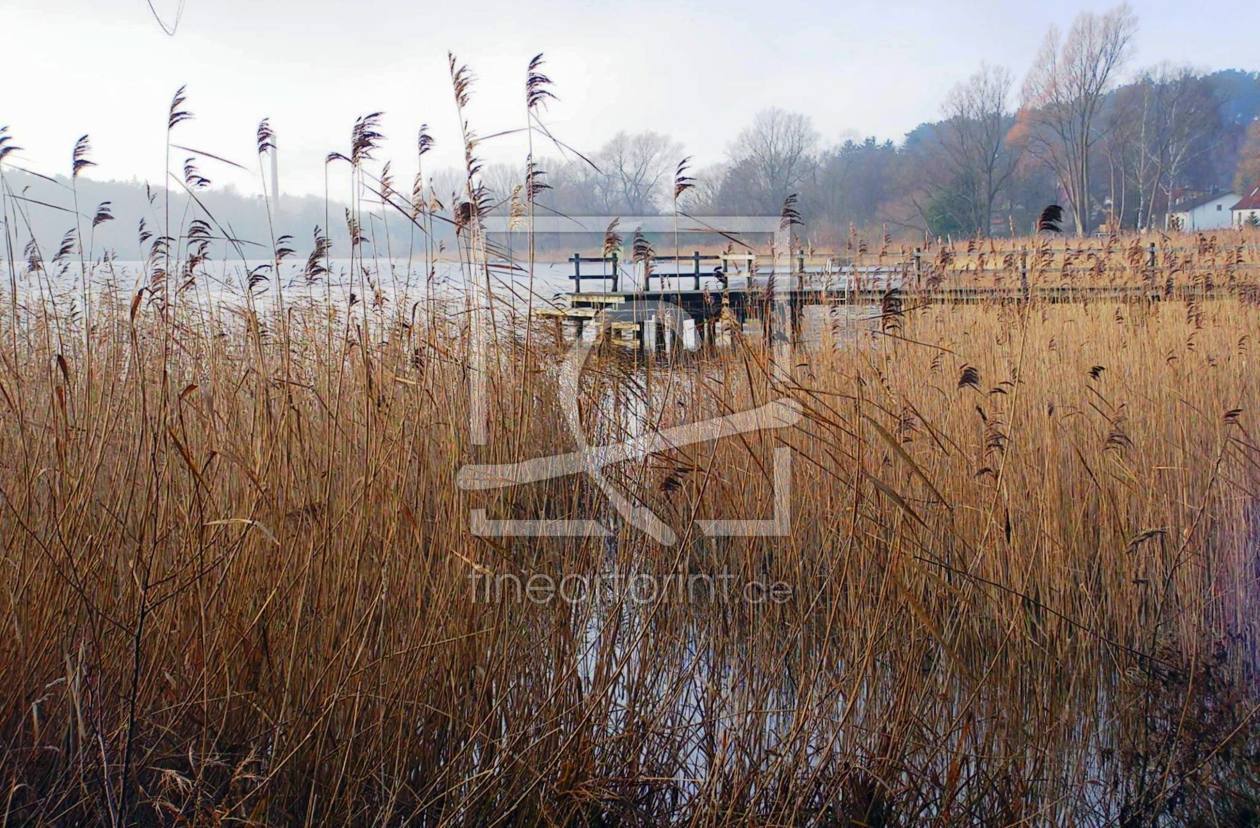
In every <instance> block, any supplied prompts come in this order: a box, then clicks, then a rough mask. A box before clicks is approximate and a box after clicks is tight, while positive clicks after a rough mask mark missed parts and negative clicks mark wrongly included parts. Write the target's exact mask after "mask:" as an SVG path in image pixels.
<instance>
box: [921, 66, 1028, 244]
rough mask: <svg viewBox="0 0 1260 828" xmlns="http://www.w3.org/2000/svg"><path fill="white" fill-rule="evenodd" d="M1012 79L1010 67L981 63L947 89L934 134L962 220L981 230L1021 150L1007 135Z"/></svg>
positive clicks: (985, 228) (983, 231)
mask: <svg viewBox="0 0 1260 828" xmlns="http://www.w3.org/2000/svg"><path fill="white" fill-rule="evenodd" d="M1011 85H1012V79H1011V73H1010V71H1009V70H1007V69H1005V68H1003V67H1000V66H989V65H987V64H986V65H981V67H980V69H979V70H978V71H977V72H976V73H975V74H974V75H972V76H971V77H970V78H968V79H967V80H966V81H963V82H962V83H960V84H958V85H957V86H955V87H954V88H953V90H952V91H951V92H950V93H949V97H948V98H946V100H945V122H944V123H943V124H942V125H941V128H940V131H939V134H938V138H939V140H940V143H941V147H942V148H943V150H944V155H945V159H946V166H947V168H948V171H949V173H950V175H949V180H948V184H947V186H949V187H951V188H954V189H956V190H959V191H960V194H961V196H962V201H963V208H964V212H965V215H964V216H963V217H962V218H963V220H964V221H965V223H966V224H967V225H969V226H971V227H972V228H973V230H974V231H975V232H977V233H980V234H983V235H988V233H989V227H990V224H991V222H992V220H993V206H994V204H995V203H996V201H997V198H998V194H999V193H1000V192H1001V190H1002V188H1003V187H1004V186H1005V185H1006V182H1007V181H1008V180H1009V179H1010V177H1011V174H1012V173H1013V172H1014V171H1015V165H1016V164H1017V163H1018V161H1019V156H1020V145H1018V144H1017V143H1015V142H1013V141H1010V140H1008V133H1009V132H1010V128H1011V112H1010V111H1009V106H1008V104H1009V95H1010V90H1011Z"/></svg>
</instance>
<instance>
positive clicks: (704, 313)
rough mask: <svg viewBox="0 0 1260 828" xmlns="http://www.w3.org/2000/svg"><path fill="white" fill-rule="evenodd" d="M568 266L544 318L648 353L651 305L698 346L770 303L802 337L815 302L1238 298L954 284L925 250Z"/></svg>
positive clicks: (593, 260) (661, 337)
mask: <svg viewBox="0 0 1260 828" xmlns="http://www.w3.org/2000/svg"><path fill="white" fill-rule="evenodd" d="M814 258H815V259H816V258H818V257H814ZM569 261H570V262H571V263H572V266H573V270H572V274H571V276H570V278H571V280H572V281H573V290H572V291H569V292H567V293H565V294H563V295H562V296H561V297H559V298H560V304H559V305H558V306H557V307H554V308H547V309H544V310H542V311H540V312H539V315H540V316H543V317H546V318H550V319H552V320H554V321H555V323H556V324H557V326H558V329H559V330H560V331H561V332H562V334H563V335H564V336H565V338H568V339H573V338H576V337H578V336H583V335H585V336H587V337H595V336H600V337H607V338H610V340H611V341H612V342H613V343H615V344H617V345H621V346H625V347H628V348H646V349H653V348H661V347H663V348H665V349H669V348H670V346H671V344H672V342H671V333H672V332H665V331H664V330H662V329H663V328H665V327H666V326H665V325H663V324H661V325H658V324H657V322H658V321H663V318H661V319H658V316H657V315H655V314H652V313H651V310H650V308H651V307H652V306H658V307H660V309H661V314H660V317H663V316H664V315H665V314H667V313H672V312H675V311H674V309H680V310H682V311H683V312H684V313H685V316H686V323H685V324H686V326H687V328H686V330H685V331H684V332H683V333H682V336H683V338H684V340H691V339H692V338H694V342H693V341H686V342H684V343H682V344H685V345H686V347H689V348H690V347H695V345H697V344H699V343H700V342H705V343H713V344H723V343H725V342H729V341H730V339H729V335H730V332H731V329H732V328H733V327H740V328H742V326H743V325H744V323H745V322H747V321H749V320H758V319H760V320H763V321H764V320H767V319H769V318H770V317H771V316H773V309H772V305H775V306H777V307H778V308H780V309H783V310H786V312H787V313H788V314H789V316H790V320H791V329H792V335H793V336H795V335H796V334H797V332H798V331H799V329H800V319H801V315H802V311H803V310H804V309H805V308H808V307H811V306H813V307H824V308H831V307H834V306H837V305H847V306H853V307H867V308H870V309H871V315H872V317H876V318H877V317H878V316H879V315H880V313H882V312H884V311H885V310H886V309H887V308H889V307H897V308H904V307H923V306H926V305H934V304H935V305H939V304H948V305H965V304H979V303H1023V302H1042V303H1050V304H1060V303H1068V302H1071V303H1087V302H1126V303H1130V302H1159V301H1165V300H1182V301H1187V300H1195V299H1198V300H1204V299H1213V298H1217V297H1218V296H1222V295H1227V294H1229V293H1232V292H1234V290H1233V289H1230V288H1227V287H1224V286H1219V287H1201V286H1189V285H1176V286H1173V285H1156V284H1153V283H1152V282H1151V281H1149V280H1148V282H1147V283H1146V284H1132V283H1130V284H1070V285H1037V284H1032V285H1030V284H1029V280H1028V271H1027V266H1026V264H1023V263H1021V264H1022V267H1021V268H1020V269H1019V270H1018V271H1017V272H1016V273H1014V274H1013V278H1012V279H1011V281H1012V283H1013V284H1010V285H989V286H980V285H950V284H948V282H947V280H941V279H936V280H929V279H925V278H924V272H923V263H922V259H921V256H920V254H919V252H918V251H917V250H916V251H915V255H914V257H913V258H912V259H910V260H909V261H906V262H903V263H897V264H892V265H865V266H855V265H853V264H850V263H847V262H844V261H842V260H839V259H838V258H837V257H826V258H824V261H823V264H821V265H816V266H812V267H811V266H810V262H809V261H808V260H807V257H806V256H805V254H804V253H803V252H802V253H800V254H798V255H797V256H793V257H792V258H791V259H790V267H789V268H788V269H787V271H786V272H775V273H773V274H767V273H766V272H765V271H758V270H757V267H756V259H755V257H753V256H751V255H735V256H732V255H729V254H727V255H702V254H701V253H699V252H698V251H697V252H693V253H692V254H691V255H689V256H657V257H654V258H653V260H652V262H651V267H650V268H643V267H642V266H640V267H639V268H638V271H639V272H637V273H636V272H633V271H630V272H627V269H625V268H624V267H623V266H622V264H621V262H620V261H619V259H618V257H617V256H616V255H615V254H614V255H611V256H606V257H603V256H582V255H580V254H576V253H575V254H574V255H573V256H572V257H570V259H569ZM666 267H668V268H672V269H669V270H666V269H664V268H666ZM958 275H959V276H962V275H964V274H961V273H960V274H958ZM627 288H629V289H627ZM630 307H634V308H636V309H637V312H636V314H634V315H633V318H629V315H628V314H626V313H617V312H615V311H617V310H618V309H624V308H630ZM610 311H612V312H611V313H609V312H610ZM602 317H611V321H610V322H609V323H608V324H607V326H606V328H607V331H606V332H605V331H603V330H596V329H595V328H594V327H592V323H593V322H594V321H596V320H599V319H601V318H602ZM767 330H768V328H767ZM675 335H676V334H675Z"/></svg>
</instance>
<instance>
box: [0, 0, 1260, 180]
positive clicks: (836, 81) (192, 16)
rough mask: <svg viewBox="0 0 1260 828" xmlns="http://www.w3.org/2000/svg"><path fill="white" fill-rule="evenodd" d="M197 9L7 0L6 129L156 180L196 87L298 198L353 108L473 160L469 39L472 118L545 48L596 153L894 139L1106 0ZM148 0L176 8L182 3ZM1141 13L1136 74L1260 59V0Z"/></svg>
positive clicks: (514, 119)
mask: <svg viewBox="0 0 1260 828" xmlns="http://www.w3.org/2000/svg"><path fill="white" fill-rule="evenodd" d="M184 2H185V7H184V10H183V15H182V17H181V18H180V20H179V27H178V31H177V33H176V34H175V36H174V37H168V36H167V35H166V34H164V33H163V31H162V29H161V28H160V26H159V25H158V22H157V21H156V20H155V19H154V17H153V15H152V13H151V12H150V10H149V7H148V5H147V4H146V2H145V0H0V44H3V53H4V57H5V60H4V72H5V76H4V79H3V80H2V81H0V124H8V125H9V127H10V131H11V133H12V135H13V137H14V140H15V143H17V144H20V145H21V146H23V147H25V148H26V149H25V151H24V152H23V153H22V154H21V156H20V158H18V159H17V160H18V162H19V163H21V164H24V165H29V166H31V167H33V168H35V169H38V170H40V171H42V172H66V171H67V168H68V167H69V162H70V150H71V147H72V146H73V144H74V141H75V139H76V138H78V136H79V135H81V134H83V133H85V132H86V133H90V135H91V139H92V144H93V156H92V157H93V159H94V160H95V161H96V162H97V163H98V165H99V166H98V167H97V168H96V169H95V170H93V171H92V173H91V174H92V175H93V176H95V177H98V178H121V179H128V178H133V177H134V178H139V179H143V180H149V181H151V182H153V183H154V184H157V183H158V182H160V181H161V179H162V177H163V164H164V160H163V141H164V134H163V132H164V123H165V118H166V109H167V106H168V104H169V101H170V97H171V94H172V93H173V92H174V90H175V89H176V88H177V87H178V86H180V85H181V84H187V86H188V104H187V108H189V109H190V110H191V111H192V112H193V113H194V114H195V115H196V118H195V120H193V121H190V122H188V123H186V124H183V125H181V126H180V127H179V128H178V134H177V136H176V140H177V141H178V142H179V143H183V144H187V145H190V146H193V147H198V148H201V149H205V150H208V151H211V152H214V153H217V154H220V155H224V156H226V157H229V158H232V159H235V160H238V161H242V162H246V163H249V164H254V163H255V160H254V159H255V154H254V150H253V145H254V130H255V128H256V126H257V124H258V121H259V119H260V118H262V117H264V116H267V117H270V118H271V121H272V124H273V126H274V128H275V130H276V133H277V135H278V138H279V142H280V146H281V147H282V152H281V156H280V158H281V186H282V189H283V190H285V191H286V192H322V190H323V158H324V156H325V155H326V154H327V153H328V152H329V151H330V150H341V149H344V148H345V145H346V143H347V141H348V136H349V131H350V126H351V124H352V123H353V121H354V118H355V117H356V116H358V115H361V114H364V113H367V112H371V111H374V110H382V111H384V112H385V113H386V114H385V118H384V132H385V134H386V135H387V137H388V138H389V139H390V140H389V142H388V144H387V147H386V149H385V150H384V151H383V152H382V153H380V155H379V157H380V158H381V160H384V159H385V158H393V159H395V169H396V170H397V171H398V174H399V177H400V180H401V179H403V177H405V176H409V175H410V174H411V172H412V171H414V161H413V160H412V156H413V149H412V147H413V146H414V140H415V134H416V129H417V127H418V126H419V124H421V123H423V122H427V123H429V124H430V126H431V131H432V132H433V134H434V136H435V138H436V139H437V141H438V149H437V150H435V153H434V155H433V156H430V157H432V158H434V159H435V161H436V163H437V164H439V165H440V164H455V163H458V162H459V160H460V156H459V154H458V122H457V120H456V118H455V113H454V105H453V102H452V98H451V91H450V84H449V80H448V74H447V67H446V53H447V50H453V51H454V52H455V53H456V54H457V55H458V57H459V58H460V60H461V61H463V62H466V63H467V64H469V65H470V67H471V68H472V69H473V71H474V73H475V75H476V78H477V81H476V85H475V87H474V89H473V104H472V107H471V110H470V116H471V120H472V122H473V126H474V128H475V129H476V130H477V131H478V132H479V133H481V134H489V133H493V132H496V131H499V130H504V129H511V128H514V127H517V126H520V125H521V124H522V122H523V120H524V113H523V102H522V98H523V91H522V85H523V80H524V71H525V66H526V64H527V63H528V61H529V58H530V57H532V56H533V55H534V54H535V53H537V52H544V53H545V54H546V58H547V65H546V71H547V73H548V74H549V75H550V76H551V77H552V79H553V80H554V81H555V91H556V94H557V96H558V97H559V100H558V101H557V102H555V103H553V104H552V105H551V106H550V108H549V110H548V112H547V114H546V116H545V117H546V121H547V122H548V123H549V124H550V125H551V126H552V128H553V129H554V131H555V133H556V134H557V135H558V136H560V137H561V138H563V139H564V140H565V141H567V142H569V143H571V144H573V145H574V146H576V147H578V148H580V149H582V150H593V149H595V148H597V147H598V145H599V144H600V143H601V142H603V141H604V140H605V139H607V138H608V137H609V136H611V135H612V134H613V133H615V132H616V131H617V130H620V129H626V130H642V129H654V130H658V131H662V132H667V133H670V134H671V135H673V136H674V137H676V138H677V139H679V140H680V141H682V142H683V144H684V145H685V146H686V149H687V152H688V153H690V154H692V155H693V156H695V162H694V163H695V165H696V166H697V167H703V166H704V165H705V164H709V163H712V162H716V161H718V160H720V159H721V157H722V154H723V152H724V150H725V148H726V146H727V145H728V144H729V142H730V140H731V138H732V137H733V136H734V134H735V133H737V132H738V131H739V129H740V128H741V127H742V126H743V125H744V124H746V123H747V122H748V121H749V120H750V119H751V117H752V115H753V114H754V113H755V112H756V111H757V110H758V109H761V108H764V107H768V106H780V107H783V108H786V109H790V110H797V111H800V112H804V113H806V114H808V115H809V116H810V117H812V119H813V122H814V125H815V126H816V127H817V129H818V131H819V132H820V133H821V135H822V136H823V138H824V140H827V141H834V140H836V139H840V138H844V137H851V136H855V135H859V134H860V135H870V134H873V135H877V136H880V137H886V138H893V139H900V138H901V137H902V136H903V134H904V133H905V132H906V131H907V130H909V129H911V128H913V127H914V126H915V125H916V124H917V123H919V122H920V121H923V120H927V119H931V118H935V117H936V116H937V115H938V114H939V112H940V106H941V101H942V99H943V97H944V96H945V94H946V92H947V91H948V90H949V88H950V87H951V86H952V85H953V84H954V83H956V82H957V81H959V80H960V79H962V78H964V77H966V76H967V75H968V74H969V73H971V72H972V71H974V70H975V69H976V68H977V66H978V65H979V64H980V62H981V61H987V62H989V63H995V64H1000V65H1005V66H1008V67H1010V68H1011V69H1012V70H1013V72H1014V73H1015V76H1016V78H1017V79H1022V78H1023V75H1024V73H1025V72H1026V71H1027V68H1028V65H1029V62H1030V61H1031V59H1032V56H1033V55H1034V53H1035V52H1036V50H1037V48H1038V46H1039V45H1040V43H1041V41H1042V39H1043V38H1044V36H1045V34H1046V31H1047V29H1048V28H1049V27H1050V26H1052V25H1058V26H1059V27H1060V28H1062V29H1066V28H1067V26H1068V25H1069V24H1070V22H1071V19H1072V17H1073V16H1074V15H1075V14H1076V13H1077V12H1078V11H1080V10H1082V9H1090V10H1095V11H1102V10H1104V9H1105V8H1107V4H1089V3H1083V2H1077V0H1067V2H1049V3H1035V2H1020V3H1013V2H1003V3H998V2H991V3H981V2H974V0H953V2H941V1H940V0H934V2H901V1H900V0H898V2H889V0H883V1H882V2H865V1H864V0H862V1H860V2H846V3H830V4H823V3H818V2H798V0H774V2H749V1H748V0H726V2H722V3H718V2H710V1H709V0H704V2H697V1H696V0H692V2H687V0H676V2H658V0H638V1H637V2H633V3H621V4H614V3H599V4H596V3H590V2H575V0H555V1H554V2H552V1H550V0H532V2H525V1H524V0H463V2H440V3H428V2H423V1H421V2H417V1H416V0H302V1H301V2H299V0H184ZM153 4H154V7H155V8H156V9H157V11H158V12H159V14H161V15H162V16H163V18H164V19H165V20H166V21H167V22H168V23H171V22H173V21H174V20H175V17H176V12H177V10H178V9H179V6H180V0H153ZM1133 6H1134V8H1135V11H1136V12H1137V15H1138V18H1139V30H1138V36H1137V43H1136V52H1135V57H1134V60H1133V61H1132V63H1131V64H1130V66H1129V70H1128V74H1132V72H1133V71H1135V70H1136V69H1137V68H1139V67H1142V66H1147V65H1150V64H1153V63H1157V62H1162V61H1169V62H1172V63H1176V64H1188V65H1192V66H1195V67H1198V68H1203V69H1217V68H1226V67H1237V68H1245V69H1252V70H1254V69H1257V68H1260V45H1258V41H1257V32H1260V25H1258V24H1260V7H1257V6H1255V5H1254V4H1252V3H1247V2H1243V3H1228V4H1224V3H1212V4H1201V3H1194V2H1185V0H1181V1H1180V2H1159V3H1153V2H1152V3H1134V4H1133ZM541 154H545V153H543V152H540V155H541ZM179 155H180V157H179V158H176V159H173V160H172V168H178V167H180V166H181V165H182V160H183V158H182V156H183V155H184V154H183V153H179ZM483 155H484V156H485V157H486V158H487V159H488V160H491V161H495V160H502V161H506V160H509V159H510V160H517V159H520V158H522V157H523V151H522V150H521V148H520V146H519V145H518V144H515V143H513V141H512V139H504V140H501V141H498V142H495V143H493V144H490V145H487V146H485V147H484V148H483ZM202 172H203V173H205V174H206V175H208V176H209V177H210V178H211V179H213V180H215V182H216V184H222V183H226V182H228V181H231V180H233V178H234V176H233V175H232V174H231V173H229V172H227V171H226V170H224V169H223V168H222V167H221V166H220V165H215V164H213V163H210V162H206V163H203V164H202ZM235 181H236V183H237V185H238V186H239V187H241V188H242V189H244V188H250V187H256V182H255V181H253V180H247V179H243V178H240V177H239V176H238V177H236V178H235ZM334 186H337V185H336V184H334ZM334 195H335V196H336V195H339V194H338V193H336V192H334Z"/></svg>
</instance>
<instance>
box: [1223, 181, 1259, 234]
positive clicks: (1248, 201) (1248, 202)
mask: <svg viewBox="0 0 1260 828" xmlns="http://www.w3.org/2000/svg"><path fill="white" fill-rule="evenodd" d="M1230 214H1231V215H1232V216H1233V222H1232V223H1233V225H1234V226H1235V227H1245V226H1248V225H1251V226H1255V225H1257V224H1260V187H1256V188H1255V189H1254V190H1252V191H1251V192H1249V193H1247V195H1245V196H1243V198H1242V200H1241V201H1239V202H1238V203H1237V204H1235V205H1234V206H1233V208H1232V209H1231V210H1230Z"/></svg>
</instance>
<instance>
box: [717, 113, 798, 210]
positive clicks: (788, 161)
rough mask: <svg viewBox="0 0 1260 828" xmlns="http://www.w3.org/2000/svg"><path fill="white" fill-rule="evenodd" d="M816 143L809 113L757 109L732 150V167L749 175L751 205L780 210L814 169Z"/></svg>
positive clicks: (760, 208)
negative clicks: (807, 114)
mask: <svg viewBox="0 0 1260 828" xmlns="http://www.w3.org/2000/svg"><path fill="white" fill-rule="evenodd" d="M817 143H818V133H817V132H815V131H814V127H813V125H812V124H811V123H810V120H809V118H808V117H807V116H805V115H801V114H799V113H796V112H787V111H785V110H782V109H778V108H774V109H764V110H762V111H761V112H759V113H757V115H756V117H755V118H754V119H753V123H752V125H751V126H750V127H748V128H747V129H745V130H744V131H743V132H741V133H740V134H739V136H738V137H737V138H736V139H735V142H734V144H732V145H731V149H730V153H729V154H730V161H731V167H732V169H739V170H740V171H741V172H743V173H745V174H747V175H748V176H750V180H749V181H747V182H746V184H747V186H748V188H749V190H750V192H749V196H750V197H751V201H752V202H753V204H751V205H750V206H754V207H755V208H756V209H758V210H761V211H763V212H764V211H773V212H775V213H777V212H778V211H779V207H780V206H782V204H783V199H784V198H785V197H787V196H788V195H789V194H791V193H794V192H796V191H797V190H799V189H800V188H801V186H802V184H803V183H804V182H805V181H806V180H807V179H808V178H809V176H810V174H811V173H812V172H813V167H814V148H815V146H816V145H817Z"/></svg>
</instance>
